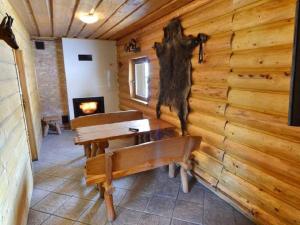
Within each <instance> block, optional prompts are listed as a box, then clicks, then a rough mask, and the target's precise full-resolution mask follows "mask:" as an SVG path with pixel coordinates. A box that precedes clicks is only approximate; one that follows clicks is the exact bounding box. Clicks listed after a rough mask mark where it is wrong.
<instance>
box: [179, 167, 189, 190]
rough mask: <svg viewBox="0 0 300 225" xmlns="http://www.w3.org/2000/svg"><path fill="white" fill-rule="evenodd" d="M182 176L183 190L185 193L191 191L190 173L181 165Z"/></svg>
mask: <svg viewBox="0 0 300 225" xmlns="http://www.w3.org/2000/svg"><path fill="white" fill-rule="evenodd" d="M180 176H181V184H182V191H183V193H188V192H189V181H188V174H187V171H186V170H185V169H184V168H183V167H180Z"/></svg>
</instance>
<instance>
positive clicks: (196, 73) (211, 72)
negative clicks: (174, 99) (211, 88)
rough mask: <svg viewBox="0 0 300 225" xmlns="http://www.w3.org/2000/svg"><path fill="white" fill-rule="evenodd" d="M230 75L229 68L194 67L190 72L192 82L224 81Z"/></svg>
mask: <svg viewBox="0 0 300 225" xmlns="http://www.w3.org/2000/svg"><path fill="white" fill-rule="evenodd" d="M229 75H230V72H229V69H224V70H220V69H219V70H218V69H216V68H214V67H212V68H207V69H205V70H202V69H200V68H199V69H194V70H193V72H192V82H193V84H195V83H196V84H198V83H202V82H204V83H226V82H227V79H228V76H229Z"/></svg>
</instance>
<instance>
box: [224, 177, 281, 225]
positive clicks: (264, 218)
mask: <svg viewBox="0 0 300 225" xmlns="http://www.w3.org/2000/svg"><path fill="white" fill-rule="evenodd" d="M218 190H219V191H220V192H221V193H223V194H224V195H226V196H230V199H232V201H234V202H238V204H239V206H240V207H241V208H242V209H243V211H247V212H249V213H250V214H251V215H252V220H253V221H254V222H255V223H257V224H261V225H264V224H272V225H273V224H274V225H286V223H285V222H282V221H281V220H279V219H278V218H277V217H276V216H273V215H270V214H269V213H268V212H265V211H264V210H263V209H262V208H260V207H258V206H257V205H256V204H255V203H253V202H251V201H249V200H248V199H246V198H244V197H243V196H241V195H240V194H239V192H237V191H236V190H234V189H232V187H230V186H227V185H224V184H223V183H221V182H219V183H218Z"/></svg>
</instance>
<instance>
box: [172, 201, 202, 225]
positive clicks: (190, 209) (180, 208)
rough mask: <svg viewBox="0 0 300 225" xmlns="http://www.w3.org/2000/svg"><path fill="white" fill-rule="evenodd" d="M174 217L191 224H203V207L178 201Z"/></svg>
mask: <svg viewBox="0 0 300 225" xmlns="http://www.w3.org/2000/svg"><path fill="white" fill-rule="evenodd" d="M173 217H174V218H176V219H179V220H184V221H187V222H191V223H197V224H202V218H203V205H200V204H197V203H194V202H187V201H182V200H177V201H176V206H175V209H174V212H173Z"/></svg>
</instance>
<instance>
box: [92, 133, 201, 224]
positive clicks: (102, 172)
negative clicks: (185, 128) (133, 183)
mask: <svg viewBox="0 0 300 225" xmlns="http://www.w3.org/2000/svg"><path fill="white" fill-rule="evenodd" d="M200 142H201V138H200V137H192V136H181V137H174V138H169V139H163V140H159V141H153V142H147V143H144V144H140V145H135V146H131V147H125V148H120V149H115V150H110V151H108V152H106V153H104V154H100V155H97V156H96V157H93V158H90V159H88V160H87V162H86V183H87V184H97V185H98V186H100V187H101V189H102V190H101V191H103V192H104V199H105V204H106V211H107V217H108V220H109V221H113V220H114V219H115V216H116V214H115V210H114V206H113V196H112V194H113V191H114V188H113V186H112V180H113V179H117V178H121V177H124V176H128V175H131V174H135V173H139V172H143V171H147V170H151V169H154V168H158V167H161V166H164V165H169V164H171V163H174V162H176V163H178V164H180V165H181V168H180V174H181V181H182V189H183V192H185V193H187V192H188V175H187V170H190V169H191V163H190V155H191V152H192V151H193V150H195V149H197V148H198V147H199V145H200Z"/></svg>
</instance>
